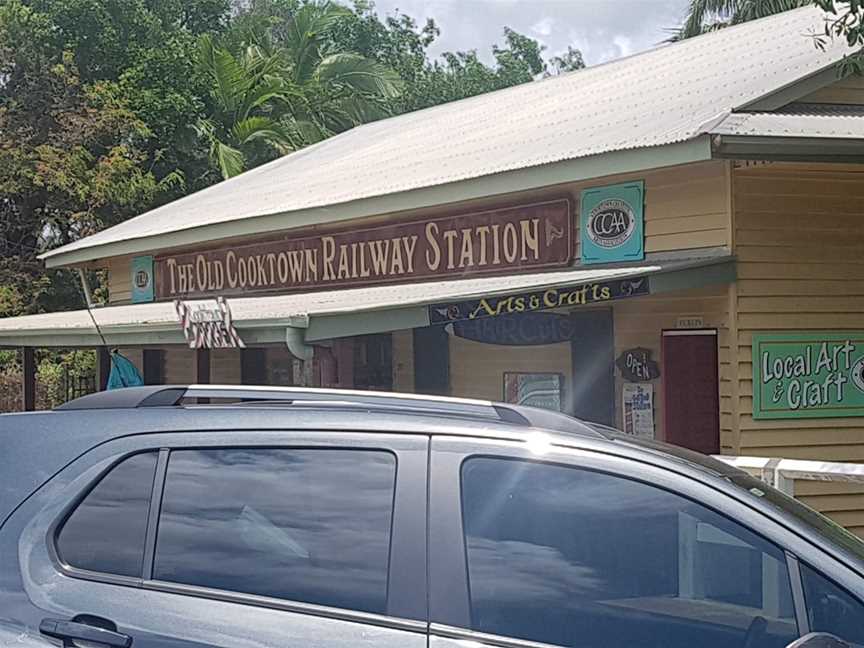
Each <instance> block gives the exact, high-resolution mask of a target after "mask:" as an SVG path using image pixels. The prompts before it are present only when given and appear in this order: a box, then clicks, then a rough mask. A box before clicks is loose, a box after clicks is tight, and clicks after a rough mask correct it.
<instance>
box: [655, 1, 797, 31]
mask: <svg viewBox="0 0 864 648" xmlns="http://www.w3.org/2000/svg"><path fill="white" fill-rule="evenodd" d="M809 4H813V0H690V6H689V7H688V9H687V18H686V19H685V20H684V24H683V25H682V26H681V27H680V28H678V29H677V30H675V34H674V35H673V36H672V38H671V39H670V40H673V41H677V40H683V39H685V38H690V37H691V36H698V35H699V34H705V33H707V32H710V31H715V30H717V29H722V28H723V27H728V26H729V25H736V24H738V23H743V22H747V21H749V20H755V19H756V18H764V17H765V16H771V15H773V14H776V13H780V12H782V11H789V10H790V9H797V8H798V7H803V6H805V5H809Z"/></svg>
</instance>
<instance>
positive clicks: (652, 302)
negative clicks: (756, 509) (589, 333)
mask: <svg viewBox="0 0 864 648" xmlns="http://www.w3.org/2000/svg"><path fill="white" fill-rule="evenodd" d="M728 293H729V286H722V285H721V286H711V287H708V288H702V289H698V290H687V291H681V292H677V293H667V294H661V295H654V296H650V297H637V298H635V299H629V300H621V301H619V302H616V304H615V305H614V307H613V311H614V326H615V357H616V358H617V357H618V355H619V354H621V353H622V352H623V351H624V350H625V349H631V348H634V347H646V348H648V349H651V351H652V355H653V358H654V359H655V360H656V361H657V362H658V364H659V363H662V360H663V357H662V354H661V344H662V339H663V338H662V335H663V331H664V330H673V329H676V327H677V323H678V318H680V317H700V318H702V320H703V322H704V328H707V329H716V330H717V344H718V356H717V359H718V367H717V370H718V374H719V375H718V377H719V381H720V414H721V416H720V445H721V450H722V451H723V453H724V454H731V453H733V452H734V450H735V447H734V437H733V436H732V430H731V426H730V425H729V422H728V418H727V415H728V412H729V410H730V409H731V407H732V403H731V398H730V396H729V389H728V376H729V372H730V355H729V297H728ZM661 367H662V365H661ZM615 376H616V380H615V420H616V422H617V424H618V426H619V427H620V426H621V425H622V424H623V422H622V404H621V394H622V390H623V384H624V380H623V379H622V378H621V376H620V372H619V371H617V370H616V372H615ZM652 383H653V385H654V429H655V436H656V438H657V439H660V440H662V439H663V438H664V431H663V381H662V376H661V378H658V379H657V380H654V381H652Z"/></svg>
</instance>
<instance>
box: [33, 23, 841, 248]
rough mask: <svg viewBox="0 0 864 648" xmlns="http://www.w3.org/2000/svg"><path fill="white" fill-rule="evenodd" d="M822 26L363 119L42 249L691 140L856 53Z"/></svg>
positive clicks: (765, 31) (723, 39)
mask: <svg viewBox="0 0 864 648" xmlns="http://www.w3.org/2000/svg"><path fill="white" fill-rule="evenodd" d="M823 21H824V15H823V14H822V13H821V12H820V11H819V10H818V9H815V8H812V7H808V8H803V9H798V10H795V11H790V12H786V13H782V14H778V15H776V16H772V17H770V18H765V19H762V20H757V21H753V22H750V23H745V24H742V25H737V26H734V27H730V28H727V29H722V30H719V31H717V32H714V33H711V34H707V35H704V36H700V37H697V38H693V39H690V40H686V41H683V42H680V43H675V44H671V45H665V46H662V47H658V48H656V49H654V50H650V51H648V52H644V53H641V54H638V55H635V56H631V57H628V58H624V59H620V60H617V61H613V62H610V63H607V64H604V65H598V66H595V67H591V68H587V69H585V70H581V71H578V72H574V73H571V74H566V75H562V76H559V77H555V78H550V79H547V80H543V81H538V82H534V83H527V84H523V85H521V86H517V87H514V88H509V89H506V90H501V91H498V92H493V93H489V94H485V95H480V96H477V97H473V98H470V99H465V100H462V101H458V102H454V103H450V104H445V105H442V106H437V107H434V108H429V109H426V110H421V111H418V112H415V113H410V114H406V115H401V116H398V117H394V118H391V119H387V120H382V121H379V122H375V123H372V124H367V125H364V126H361V127H358V128H354V129H353V130H350V131H348V132H346V133H343V134H341V135H339V136H336V137H333V138H331V139H328V140H326V141H324V142H321V143H319V144H317V145H315V146H311V147H309V148H306V149H303V150H301V151H298V152H296V153H294V154H291V155H288V156H286V157H283V158H281V159H279V160H276V161H274V162H271V163H269V164H266V165H263V166H261V167H258V168H256V169H253V170H251V171H249V172H247V173H244V174H242V175H240V176H238V177H236V178H232V179H230V180H227V181H225V182H221V183H219V184H217V185H215V186H213V187H210V188H208V189H205V190H203V191H200V192H198V193H195V194H192V195H190V196H186V197H184V198H182V199H180V200H176V201H174V202H172V203H170V204H167V205H164V206H162V207H159V208H157V209H154V210H152V211H150V212H147V213H145V214H142V215H141V216H138V217H137V218H133V219H131V220H129V221H126V222H124V223H121V224H119V225H116V226H115V227H112V228H110V229H107V230H105V231H103V232H100V233H98V234H95V235H93V236H90V237H87V238H85V239H82V240H80V241H77V242H74V243H71V244H69V245H66V246H63V247H61V248H58V249H56V250H54V251H52V252H50V253H48V254H46V255H45V257H51V256H55V255H58V254H65V253H69V252H72V251H75V250H82V249H85V248H94V247H96V246H102V245H107V244H112V243H116V242H119V241H126V240H130V239H141V238H146V237H150V236H157V235H161V234H164V233H170V232H177V231H180V230H185V229H190V228H197V227H207V226H211V225H213V224H217V223H226V222H236V221H239V220H243V219H252V218H255V217H257V216H266V215H274V214H283V213H285V214H290V213H291V212H297V211H300V210H306V209H311V208H325V207H328V206H333V205H338V204H340V203H347V202H350V201H355V200H360V199H364V198H371V197H379V196H386V195H390V194H394V193H399V192H405V191H408V190H413V189H419V188H426V187H433V186H438V185H443V184H447V183H454V182H458V181H463V180H468V179H473V178H480V177H483V176H489V175H492V174H498V173H502V172H505V171H512V170H518V169H524V168H528V167H535V166H539V165H544V164H549V163H553V162H558V161H563V160H572V159H576V158H583V157H587V156H593V155H597V154H601V153H606V152H612V151H621V150H624V149H635V148H641V147H655V146H660V145H667V144H672V143H676V142H681V141H685V140H688V139H692V138H694V137H696V136H698V135H700V134H702V133H704V132H705V130H706V125H707V124H712V123H715V122H716V120H718V119H720V118H721V117H722V116H723V115H724V114H726V113H728V112H730V111H732V110H734V109H735V108H738V107H742V106H746V105H747V104H749V103H751V102H753V101H755V100H756V99H759V98H761V97H763V96H765V95H767V94H770V93H772V92H774V91H777V90H780V89H782V88H785V87H787V86H789V85H791V84H793V83H795V82H796V81H798V80H800V79H803V78H805V77H807V76H809V75H811V74H814V73H816V72H818V71H820V70H823V69H825V68H826V67H828V66H830V65H832V64H833V63H835V62H837V61H838V60H840V59H841V58H842V57H843V55H844V54H846V53H847V52H848V51H849V50H848V48H847V46H846V44H845V42H843V41H842V39H838V40H837V41H836V42H832V43H829V44H828V46H827V47H826V48H825V49H824V51H820V50H819V49H817V48H816V47H815V46H814V42H813V40H812V39H811V38H808V34H812V33H821V32H822V25H823ZM327 217H328V216H327V213H326V212H325V213H324V214H323V215H322V220H326V219H327ZM290 225H291V220H290V215H286V217H285V226H286V227H289V226H290ZM145 249H146V248H145ZM78 256H80V255H78ZM98 256H99V254H96V253H94V254H93V255H92V257H89V258H98ZM79 260H81V259H80V258H79Z"/></svg>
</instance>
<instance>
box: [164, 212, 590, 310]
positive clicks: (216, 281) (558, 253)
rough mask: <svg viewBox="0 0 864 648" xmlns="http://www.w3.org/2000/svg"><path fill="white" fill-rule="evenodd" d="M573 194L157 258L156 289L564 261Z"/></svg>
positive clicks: (386, 276) (490, 269)
mask: <svg viewBox="0 0 864 648" xmlns="http://www.w3.org/2000/svg"><path fill="white" fill-rule="evenodd" d="M572 220H573V219H572V215H571V209H570V201H569V200H566V199H562V200H553V201H549V202H543V203H537V204H531V205H520V206H515V207H507V208H504V209H495V210H490V211H484V212H477V213H469V214H459V215H451V216H439V217H436V218H428V219H424V220H412V221H408V222H393V221H392V220H390V221H386V222H384V223H382V224H379V225H370V226H366V227H358V226H356V225H351V226H345V227H343V228H341V229H338V230H330V231H327V232H320V231H309V230H306V231H305V232H299V233H293V232H291V233H289V234H287V235H283V236H280V237H279V238H278V239H276V240H269V241H263V242H258V243H249V244H246V245H236V244H234V245H230V246H225V247H221V248H218V249H212V250H205V251H201V252H190V253H188V254H173V255H166V256H161V257H158V258H157V259H156V297H157V298H158V299H175V298H183V297H193V296H201V295H208V294H213V293H219V294H236V293H243V294H249V293H255V292H266V291H279V292H291V291H299V290H314V289H321V288H327V289H329V288H340V287H356V286H368V285H373V284H382V283H388V282H391V283H392V282H394V281H412V280H420V279H431V278H437V277H444V276H450V277H465V276H473V275H480V274H487V275H488V274H499V273H505V274H513V273H514V272H521V271H529V270H538V269H542V268H556V267H563V266H567V265H569V264H570V262H571V260H572V256H573V241H572V229H573V227H572Z"/></svg>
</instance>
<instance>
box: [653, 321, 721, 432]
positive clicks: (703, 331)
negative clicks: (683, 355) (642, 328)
mask: <svg viewBox="0 0 864 648" xmlns="http://www.w3.org/2000/svg"><path fill="white" fill-rule="evenodd" d="M701 335H712V336H714V348H715V349H716V356H715V357H716V359H717V366H716V369H717V435H718V439H717V445H718V446H720V439H719V435H720V332H719V330H718V329H716V328H711V327H705V328H698V329H662V330H661V331H660V369H661V371H660V387H661V389H662V390H663V412H662V419H663V427H662V432H663V434H662V435H661V436H662V438H661V439H660V441H665V442H667V443H668V440H669V436H668V434H667V431H668V429H669V428H668V426H667V416H668V413H669V407H668V403H667V398H668V396H669V390H668V389H667V388H666V378H667V377H668V374H667V372H666V365H665V362H666V338H670V337H690V336H701Z"/></svg>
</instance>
